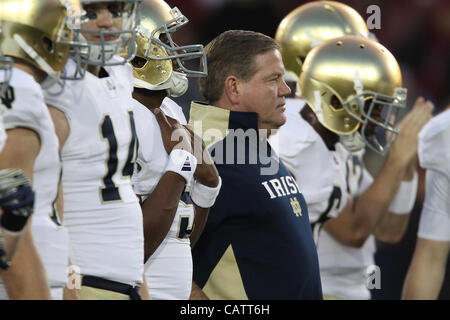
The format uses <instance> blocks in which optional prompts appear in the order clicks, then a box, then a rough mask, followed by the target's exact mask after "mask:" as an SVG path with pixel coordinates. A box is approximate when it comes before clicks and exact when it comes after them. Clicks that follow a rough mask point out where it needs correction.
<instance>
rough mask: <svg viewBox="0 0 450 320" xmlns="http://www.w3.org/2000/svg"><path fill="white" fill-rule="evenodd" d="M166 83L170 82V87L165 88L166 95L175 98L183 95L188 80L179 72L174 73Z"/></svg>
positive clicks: (187, 85)
mask: <svg viewBox="0 0 450 320" xmlns="http://www.w3.org/2000/svg"><path fill="white" fill-rule="evenodd" d="M168 82H171V86H170V87H169V88H167V93H168V94H169V96H171V97H175V98H176V97H180V96H182V95H183V94H185V93H186V91H187V89H188V87H189V80H188V78H187V77H186V75H185V74H184V73H181V72H176V71H174V72H173V73H172V76H171V77H170V79H169V80H168Z"/></svg>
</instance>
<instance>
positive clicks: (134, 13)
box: [74, 0, 140, 66]
mask: <svg viewBox="0 0 450 320" xmlns="http://www.w3.org/2000/svg"><path fill="white" fill-rule="evenodd" d="M104 2H112V3H115V2H118V3H121V4H122V8H121V9H120V15H121V18H122V26H121V28H120V30H114V31H110V30H108V31H106V30H88V29H83V27H82V26H80V27H79V28H76V29H74V33H75V36H74V37H75V39H80V40H82V41H84V42H85V43H87V44H88V45H89V48H90V51H89V52H84V54H82V55H81V60H82V61H83V62H84V64H88V65H100V66H115V65H123V64H125V63H127V62H129V61H131V60H132V59H133V57H134V55H135V54H136V44H135V41H136V28H137V26H138V25H139V4H140V0H120V1H105V0H97V1H96V0H81V3H82V4H83V5H84V6H86V5H89V4H95V3H104ZM111 14H113V13H111ZM114 18H116V17H113V19H114ZM95 19H97V17H94V18H90V17H89V13H87V14H86V15H85V16H84V17H83V22H82V24H84V23H86V22H88V21H90V20H95ZM83 34H85V35H86V34H90V35H96V36H98V37H99V38H100V39H99V41H98V42H94V41H87V40H86V37H85V36H84V35H83ZM110 36H113V37H117V39H115V40H110V41H108V40H106V39H105V38H108V37H110ZM123 52H126V55H124V56H122V57H121V58H120V59H118V60H116V59H114V61H111V59H112V58H113V56H115V55H118V54H120V53H123Z"/></svg>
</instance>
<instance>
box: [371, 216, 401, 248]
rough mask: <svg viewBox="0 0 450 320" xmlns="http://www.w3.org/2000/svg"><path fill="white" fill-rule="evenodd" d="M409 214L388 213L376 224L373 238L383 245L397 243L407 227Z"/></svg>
mask: <svg viewBox="0 0 450 320" xmlns="http://www.w3.org/2000/svg"><path fill="white" fill-rule="evenodd" d="M408 222H409V214H404V215H398V214H393V213H391V212H388V213H387V214H385V215H384V216H382V218H381V219H380V221H379V222H378V224H377V226H376V228H375V232H374V234H375V237H376V238H377V240H378V241H381V242H385V243H397V242H399V241H400V240H401V239H402V238H403V235H404V234H405V232H406V228H407V227H408Z"/></svg>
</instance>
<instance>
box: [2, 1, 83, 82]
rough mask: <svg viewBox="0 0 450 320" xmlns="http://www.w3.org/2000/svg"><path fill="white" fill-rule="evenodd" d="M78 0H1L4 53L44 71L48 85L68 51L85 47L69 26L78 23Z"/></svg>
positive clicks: (57, 72) (65, 58)
mask: <svg viewBox="0 0 450 320" xmlns="http://www.w3.org/2000/svg"><path fill="white" fill-rule="evenodd" d="M81 16H82V10H81V6H80V2H79V0H39V1H30V0H2V1H1V2H0V27H1V29H2V33H1V34H0V46H1V50H2V51H3V54H4V55H7V56H11V57H14V58H19V59H23V60H25V61H27V62H29V63H31V64H33V65H34V66H36V67H37V68H38V69H40V70H42V71H44V72H46V73H47V75H48V77H47V80H46V81H44V83H42V84H41V86H43V87H48V86H50V85H52V84H53V83H54V82H55V81H56V80H57V79H58V77H59V74H60V73H61V71H62V70H63V68H64V66H65V64H66V62H67V59H68V57H69V53H70V51H71V50H75V51H76V50H82V49H83V48H85V47H86V46H85V45H83V44H82V43H80V42H75V41H73V34H72V30H71V28H75V27H77V26H79V25H80V23H81Z"/></svg>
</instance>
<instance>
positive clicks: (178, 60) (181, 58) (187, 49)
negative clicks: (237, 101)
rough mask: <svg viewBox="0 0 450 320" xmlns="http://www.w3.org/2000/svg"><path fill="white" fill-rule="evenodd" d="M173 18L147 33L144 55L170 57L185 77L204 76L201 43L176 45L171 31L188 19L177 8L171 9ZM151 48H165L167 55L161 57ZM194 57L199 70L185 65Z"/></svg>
mask: <svg viewBox="0 0 450 320" xmlns="http://www.w3.org/2000/svg"><path fill="white" fill-rule="evenodd" d="M171 14H172V15H173V19H171V20H169V21H167V22H166V23H164V24H162V25H160V26H157V27H156V28H155V30H153V31H152V32H151V34H150V35H149V39H150V42H149V45H148V46H147V48H145V54H144V55H145V57H146V58H147V59H150V60H156V61H161V60H167V59H171V60H172V61H173V63H174V65H175V66H174V69H179V71H180V72H179V73H180V74H181V73H184V74H185V75H186V76H187V77H205V76H207V75H208V69H207V63H206V55H205V52H204V50H203V45H201V44H193V45H184V46H178V45H177V44H176V43H175V42H174V41H173V39H172V33H174V32H175V31H177V30H178V29H180V28H182V27H183V26H185V25H186V24H187V23H188V22H189V20H188V19H187V18H186V17H185V16H184V15H183V14H182V13H181V11H180V10H179V9H178V8H173V9H171ZM152 46H153V48H154V47H155V46H156V47H160V48H163V49H164V50H165V52H166V53H167V57H161V56H158V55H157V54H155V52H153V50H152ZM194 59H199V60H200V64H199V66H200V70H195V69H193V68H190V67H188V66H187V65H186V62H187V61H191V60H194Z"/></svg>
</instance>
